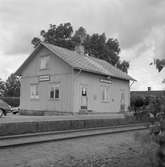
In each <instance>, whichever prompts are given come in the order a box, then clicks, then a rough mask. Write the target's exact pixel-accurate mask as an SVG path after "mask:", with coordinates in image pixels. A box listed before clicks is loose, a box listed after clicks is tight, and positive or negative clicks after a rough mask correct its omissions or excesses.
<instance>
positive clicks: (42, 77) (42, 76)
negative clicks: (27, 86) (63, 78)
mask: <svg viewBox="0 0 165 167" xmlns="http://www.w3.org/2000/svg"><path fill="white" fill-rule="evenodd" d="M39 81H40V82H42V81H50V75H40V76H39Z"/></svg>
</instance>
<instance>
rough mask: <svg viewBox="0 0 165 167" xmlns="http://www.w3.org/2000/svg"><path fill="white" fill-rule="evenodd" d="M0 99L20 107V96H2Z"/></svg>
mask: <svg viewBox="0 0 165 167" xmlns="http://www.w3.org/2000/svg"><path fill="white" fill-rule="evenodd" d="M0 99H2V100H3V101H5V102H6V103H7V104H9V105H10V106H12V107H18V106H19V104H20V98H19V97H0Z"/></svg>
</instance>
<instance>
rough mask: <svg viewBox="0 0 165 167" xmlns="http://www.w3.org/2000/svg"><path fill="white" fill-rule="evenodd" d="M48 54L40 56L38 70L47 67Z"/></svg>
mask: <svg viewBox="0 0 165 167" xmlns="http://www.w3.org/2000/svg"><path fill="white" fill-rule="evenodd" d="M48 62H49V56H42V57H41V62H40V70H45V69H47V68H48Z"/></svg>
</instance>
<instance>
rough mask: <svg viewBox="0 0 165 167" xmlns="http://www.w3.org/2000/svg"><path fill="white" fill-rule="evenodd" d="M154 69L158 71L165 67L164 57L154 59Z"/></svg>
mask: <svg viewBox="0 0 165 167" xmlns="http://www.w3.org/2000/svg"><path fill="white" fill-rule="evenodd" d="M155 64H156V69H157V70H158V71H159V72H160V71H161V70H162V69H163V68H164V67H165V59H162V60H160V59H156V60H155Z"/></svg>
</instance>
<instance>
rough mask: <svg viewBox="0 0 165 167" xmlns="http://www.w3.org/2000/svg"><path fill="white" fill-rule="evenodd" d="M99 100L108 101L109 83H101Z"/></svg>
mask: <svg viewBox="0 0 165 167" xmlns="http://www.w3.org/2000/svg"><path fill="white" fill-rule="evenodd" d="M100 88H101V102H110V85H101V86H100Z"/></svg>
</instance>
